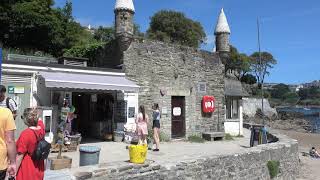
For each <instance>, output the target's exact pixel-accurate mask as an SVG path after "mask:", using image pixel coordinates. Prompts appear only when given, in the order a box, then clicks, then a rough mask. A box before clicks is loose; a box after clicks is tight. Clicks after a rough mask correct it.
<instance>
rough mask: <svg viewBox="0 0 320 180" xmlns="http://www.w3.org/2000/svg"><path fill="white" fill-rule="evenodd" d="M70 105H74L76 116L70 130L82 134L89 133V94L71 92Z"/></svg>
mask: <svg viewBox="0 0 320 180" xmlns="http://www.w3.org/2000/svg"><path fill="white" fill-rule="evenodd" d="M72 105H73V106H75V108H76V110H75V114H76V115H77V118H76V119H75V120H74V122H73V123H72V130H73V131H74V132H79V133H81V135H82V136H87V135H89V134H90V128H89V127H90V94H86V93H77V92H75V93H72Z"/></svg>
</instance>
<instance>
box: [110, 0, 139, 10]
mask: <svg viewBox="0 0 320 180" xmlns="http://www.w3.org/2000/svg"><path fill="white" fill-rule="evenodd" d="M114 9H115V10H119V9H125V10H130V11H132V12H134V5H133V2H132V0H116V5H115V6H114Z"/></svg>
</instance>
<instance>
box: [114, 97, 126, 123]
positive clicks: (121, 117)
mask: <svg viewBox="0 0 320 180" xmlns="http://www.w3.org/2000/svg"><path fill="white" fill-rule="evenodd" d="M115 108H116V109H115V111H116V114H115V121H116V122H127V101H124V100H122V101H121V100H118V101H117V102H116V107H115Z"/></svg>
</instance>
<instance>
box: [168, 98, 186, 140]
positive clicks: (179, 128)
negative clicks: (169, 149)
mask: <svg viewBox="0 0 320 180" xmlns="http://www.w3.org/2000/svg"><path fill="white" fill-rule="evenodd" d="M171 117H172V121H171V122H172V123H171V134H172V135H171V136H172V138H179V137H184V136H185V132H186V127H185V97H183V96H172V98H171Z"/></svg>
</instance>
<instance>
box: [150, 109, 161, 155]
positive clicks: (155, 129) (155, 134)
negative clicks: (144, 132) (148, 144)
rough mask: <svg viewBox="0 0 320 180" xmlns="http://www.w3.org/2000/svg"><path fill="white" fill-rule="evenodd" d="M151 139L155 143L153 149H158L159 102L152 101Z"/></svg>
mask: <svg viewBox="0 0 320 180" xmlns="http://www.w3.org/2000/svg"><path fill="white" fill-rule="evenodd" d="M152 109H153V113H152V118H153V124H152V129H153V140H154V142H155V144H156V148H155V149H154V150H153V151H159V145H160V110H159V104H157V103H154V105H153V107H152Z"/></svg>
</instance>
